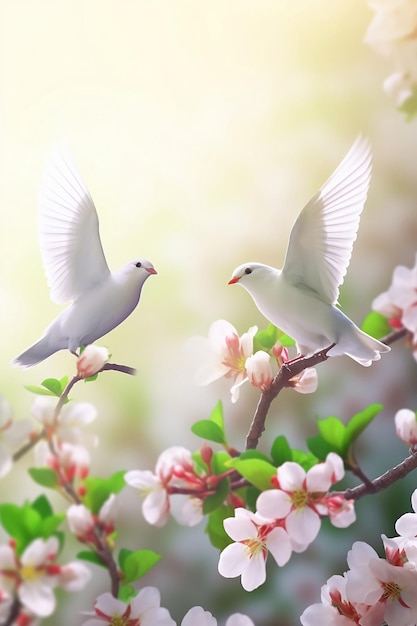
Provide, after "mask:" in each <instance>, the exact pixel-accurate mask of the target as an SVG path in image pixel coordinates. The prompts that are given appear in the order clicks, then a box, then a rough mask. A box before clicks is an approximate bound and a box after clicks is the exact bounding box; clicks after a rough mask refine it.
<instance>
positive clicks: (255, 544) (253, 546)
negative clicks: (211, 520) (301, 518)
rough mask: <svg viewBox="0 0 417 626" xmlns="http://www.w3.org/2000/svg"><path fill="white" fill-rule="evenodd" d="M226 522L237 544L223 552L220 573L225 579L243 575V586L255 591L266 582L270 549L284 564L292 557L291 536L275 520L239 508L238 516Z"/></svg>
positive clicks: (236, 511)
mask: <svg viewBox="0 0 417 626" xmlns="http://www.w3.org/2000/svg"><path fill="white" fill-rule="evenodd" d="M223 524H224V528H225V531H226V532H227V534H228V535H229V536H230V537H231V538H232V539H233V540H234V542H235V543H232V544H230V545H228V546H227V547H226V548H225V549H224V550H223V551H222V552H221V554H220V559H219V564H218V570H219V573H220V574H221V575H222V576H224V577H225V578H235V577H237V576H241V582H242V587H243V588H244V589H245V590H246V591H253V589H256V588H257V587H259V586H260V585H262V584H263V583H264V582H265V579H266V569H265V563H266V559H267V556H268V552H271V554H272V556H273V557H274V559H275V561H276V562H277V564H278V565H280V566H282V565H285V563H287V561H288V560H289V558H290V556H291V542H290V538H289V536H288V534H287V532H286V531H285V530H284V528H281V527H279V526H278V525H276V524H274V523H273V522H272V520H267V519H263V518H261V517H260V516H259V515H256V514H254V513H251V512H250V511H248V510H246V509H243V508H237V509H236V510H235V517H228V518H227V519H225V520H224V522H223Z"/></svg>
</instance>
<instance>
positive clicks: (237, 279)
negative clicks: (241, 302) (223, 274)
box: [227, 276, 240, 285]
mask: <svg viewBox="0 0 417 626" xmlns="http://www.w3.org/2000/svg"><path fill="white" fill-rule="evenodd" d="M239 280H240V278H239V276H233V278H231V279H230V280H229V282H228V283H227V284H228V285H234V284H235V283H238V282H239Z"/></svg>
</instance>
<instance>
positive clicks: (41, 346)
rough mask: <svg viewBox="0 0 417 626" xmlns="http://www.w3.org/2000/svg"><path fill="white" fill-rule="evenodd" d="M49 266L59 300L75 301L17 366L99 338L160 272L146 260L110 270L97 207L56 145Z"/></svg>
mask: <svg viewBox="0 0 417 626" xmlns="http://www.w3.org/2000/svg"><path fill="white" fill-rule="evenodd" d="M39 239H40V248H41V254H42V260H43V265H44V268H45V273H46V276H47V279H48V285H49V287H50V289H51V299H52V300H53V301H54V302H56V303H58V304H61V303H65V302H68V301H70V300H72V304H71V305H70V306H68V307H67V308H66V309H64V311H62V313H60V315H58V317H57V318H56V319H55V320H54V321H53V322H52V324H50V325H49V326H48V328H47V329H46V331H45V333H44V334H43V335H42V337H41V338H40V339H39V341H37V342H36V343H35V344H33V346H31V347H30V348H28V349H27V350H25V352H22V354H19V356H17V357H16V358H15V359H14V360H13V361H12V365H20V366H22V367H30V366H32V365H36V364H37V363H39V362H40V361H43V360H44V359H46V358H47V357H49V356H50V355H51V354H54V352H57V351H58V350H63V349H64V348H68V350H70V351H71V352H72V353H73V354H76V350H77V348H79V347H80V346H86V345H88V344H90V343H93V342H94V341H96V340H97V339H99V337H102V336H103V335H105V334H106V333H108V332H109V331H111V330H112V329H113V328H115V327H116V326H118V325H119V324H120V323H121V322H123V320H124V319H126V317H127V316H128V315H130V314H131V313H132V311H133V310H134V309H135V307H136V305H137V304H138V302H139V298H140V293H141V290H142V286H143V283H144V282H145V280H146V279H147V278H149V276H151V274H156V273H157V272H156V270H155V269H154V267H153V265H152V263H150V262H149V261H147V260H146V259H142V258H137V259H133V260H132V261H130V262H129V263H127V264H126V265H124V266H123V267H122V268H120V269H119V270H117V271H116V272H110V270H109V268H108V265H107V262H106V259H105V256H104V252H103V248H102V246H101V241H100V234H99V225H98V217H97V212H96V209H95V206H94V203H93V200H92V199H91V196H90V194H89V192H88V189H87V187H86V186H85V184H84V182H83V180H82V178H81V176H80V174H79V172H78V171H77V168H76V167H75V165H74V163H73V162H72V159H71V157H70V155H69V153H68V151H67V150H66V149H64V148H60V149H59V150H58V149H56V150H55V152H54V153H53V155H52V158H51V160H50V162H49V164H48V166H47V168H46V171H45V175H44V179H43V184H42V185H41V189H40V196H39Z"/></svg>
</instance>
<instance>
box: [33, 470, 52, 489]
mask: <svg viewBox="0 0 417 626" xmlns="http://www.w3.org/2000/svg"><path fill="white" fill-rule="evenodd" d="M28 473H29V475H30V476H31V478H32V479H33V480H34V481H35V483H37V484H38V485H41V487H48V488H49V489H56V487H57V486H58V476H57V475H56V473H55V472H54V470H52V469H50V468H49V467H31V468H29V469H28Z"/></svg>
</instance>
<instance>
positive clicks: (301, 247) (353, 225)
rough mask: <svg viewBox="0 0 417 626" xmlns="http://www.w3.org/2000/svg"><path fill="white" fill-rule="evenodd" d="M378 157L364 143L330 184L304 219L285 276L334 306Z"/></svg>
mask: <svg viewBox="0 0 417 626" xmlns="http://www.w3.org/2000/svg"><path fill="white" fill-rule="evenodd" d="M371 162H372V155H371V149H370V145H369V142H368V141H367V139H365V138H362V137H358V138H357V139H356V141H355V143H354V144H353V146H352V147H351V149H350V150H349V152H348V153H347V155H346V156H345V158H344V159H343V161H342V162H341V163H340V165H339V166H338V167H337V169H336V170H335V171H334V172H333V174H332V175H331V176H330V178H329V179H328V180H327V181H326V182H325V183H324V185H323V186H322V187H321V189H320V191H319V192H318V193H317V194H316V195H315V196H314V197H313V198H312V199H311V200H310V202H309V203H308V204H307V205H306V206H305V207H304V209H303V210H302V211H301V213H300V214H299V216H298V218H297V220H296V222H295V224H294V226H293V228H292V230H291V234H290V240H289V244H288V249H287V254H286V257H285V262H284V267H283V268H282V272H283V274H284V275H285V277H286V278H287V280H289V281H290V282H292V283H293V284H297V285H303V286H305V287H306V288H307V289H311V290H313V291H314V292H316V293H317V294H318V295H319V297H320V298H321V299H322V300H324V301H325V302H328V303H330V304H335V303H336V302H337V299H338V296H339V285H341V284H342V282H343V279H344V277H345V275H346V271H347V267H348V265H349V262H350V258H351V255H352V248H353V242H354V241H355V239H356V234H357V231H358V227H359V220H360V215H361V212H362V209H363V207H364V204H365V201H366V196H367V193H368V188H369V182H370V179H371Z"/></svg>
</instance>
